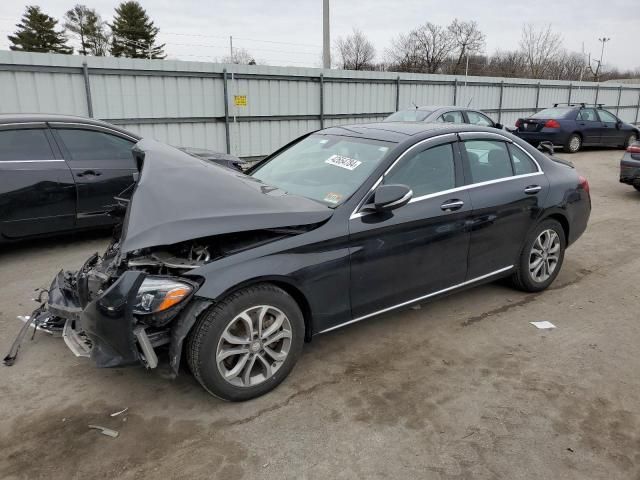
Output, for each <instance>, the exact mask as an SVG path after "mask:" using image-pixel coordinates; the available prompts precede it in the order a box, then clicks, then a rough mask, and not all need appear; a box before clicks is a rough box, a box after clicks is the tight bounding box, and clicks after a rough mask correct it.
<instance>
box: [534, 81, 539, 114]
mask: <svg viewBox="0 0 640 480" xmlns="http://www.w3.org/2000/svg"><path fill="white" fill-rule="evenodd" d="M539 105H540V82H538V89H537V90H536V109H535V110H536V112H537V111H538V107H539Z"/></svg>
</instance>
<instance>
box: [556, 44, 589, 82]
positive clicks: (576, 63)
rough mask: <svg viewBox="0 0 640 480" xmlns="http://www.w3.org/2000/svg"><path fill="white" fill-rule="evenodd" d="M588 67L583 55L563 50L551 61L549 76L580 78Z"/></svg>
mask: <svg viewBox="0 0 640 480" xmlns="http://www.w3.org/2000/svg"><path fill="white" fill-rule="evenodd" d="M586 68H587V66H586V64H585V61H584V57H583V55H581V54H580V53H577V52H567V51H562V52H560V53H559V54H558V55H557V57H556V58H555V60H553V61H552V62H550V64H549V72H548V75H547V76H548V77H549V78H552V79H554V80H580V78H581V76H582V74H584V72H585V69H586Z"/></svg>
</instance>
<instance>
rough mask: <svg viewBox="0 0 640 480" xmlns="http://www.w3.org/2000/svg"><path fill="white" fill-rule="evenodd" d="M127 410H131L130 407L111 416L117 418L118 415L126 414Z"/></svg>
mask: <svg viewBox="0 0 640 480" xmlns="http://www.w3.org/2000/svg"><path fill="white" fill-rule="evenodd" d="M127 410H129V407H127V408H123V409H122V410H120V411H118V412H113V413H112V414H111V415H110V416H111V417H117V416H118V415H121V414H123V413H124V412H126V411H127Z"/></svg>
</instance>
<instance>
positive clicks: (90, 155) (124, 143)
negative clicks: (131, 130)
mask: <svg viewBox="0 0 640 480" xmlns="http://www.w3.org/2000/svg"><path fill="white" fill-rule="evenodd" d="M57 132H58V134H59V135H60V138H62V141H63V142H64V145H65V147H67V151H68V152H69V155H70V156H71V158H70V159H69V160H76V161H77V160H83V161H87V160H88V161H94V160H95V161H98V160H131V162H133V156H132V155H131V148H132V147H133V145H134V142H132V141H130V140H125V139H124V138H122V137H117V136H115V135H111V134H109V133H104V132H97V131H95V130H79V129H71V128H69V129H64V128H61V129H58V130H57Z"/></svg>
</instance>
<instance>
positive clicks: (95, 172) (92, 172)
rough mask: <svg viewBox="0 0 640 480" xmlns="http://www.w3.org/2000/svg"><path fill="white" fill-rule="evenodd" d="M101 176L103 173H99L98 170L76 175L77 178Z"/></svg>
mask: <svg viewBox="0 0 640 480" xmlns="http://www.w3.org/2000/svg"><path fill="white" fill-rule="evenodd" d="M100 175H102V172H98V171H96V170H85V171H84V172H80V173H76V177H86V176H93V177H99V176H100Z"/></svg>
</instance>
